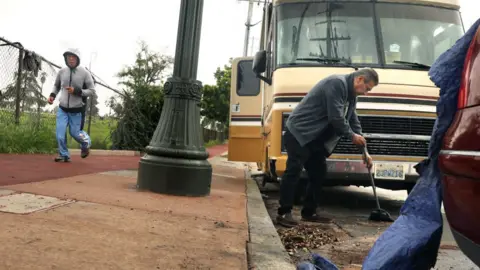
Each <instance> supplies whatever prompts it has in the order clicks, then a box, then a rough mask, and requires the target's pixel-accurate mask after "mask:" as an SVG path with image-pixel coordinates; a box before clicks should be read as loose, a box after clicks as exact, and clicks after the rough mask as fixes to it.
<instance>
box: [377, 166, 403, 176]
mask: <svg viewBox="0 0 480 270" xmlns="http://www.w3.org/2000/svg"><path fill="white" fill-rule="evenodd" d="M375 178H376V179H389V180H405V165H404V164H398V163H375Z"/></svg>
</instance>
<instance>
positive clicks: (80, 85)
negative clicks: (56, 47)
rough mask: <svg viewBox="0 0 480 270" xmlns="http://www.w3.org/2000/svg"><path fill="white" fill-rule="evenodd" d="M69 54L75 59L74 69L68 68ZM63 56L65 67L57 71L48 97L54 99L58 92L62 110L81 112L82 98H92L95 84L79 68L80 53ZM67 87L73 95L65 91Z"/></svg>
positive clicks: (72, 50) (74, 51) (85, 71)
mask: <svg viewBox="0 0 480 270" xmlns="http://www.w3.org/2000/svg"><path fill="white" fill-rule="evenodd" d="M69 54H70V55H74V56H76V57H77V59H78V61H77V66H76V67H73V68H70V67H68V63H67V59H66V56H67V55H69ZM63 56H64V58H65V63H66V64H67V66H66V67H64V68H62V69H60V70H59V71H58V73H57V78H56V79H55V84H54V87H53V91H52V93H51V94H50V96H51V97H53V98H56V96H57V95H58V93H59V92H60V98H59V103H60V105H59V106H60V108H61V109H62V110H64V111H66V112H81V111H82V107H83V105H84V104H83V99H82V97H89V96H92V95H93V92H94V91H95V84H94V82H93V78H92V75H91V74H90V72H88V70H86V69H85V68H84V67H81V66H79V65H80V53H79V52H78V50H75V49H71V50H68V51H66V52H65V53H64V54H63ZM68 86H72V87H73V88H74V89H75V90H74V92H73V94H70V93H68V91H67V89H66V87H68Z"/></svg>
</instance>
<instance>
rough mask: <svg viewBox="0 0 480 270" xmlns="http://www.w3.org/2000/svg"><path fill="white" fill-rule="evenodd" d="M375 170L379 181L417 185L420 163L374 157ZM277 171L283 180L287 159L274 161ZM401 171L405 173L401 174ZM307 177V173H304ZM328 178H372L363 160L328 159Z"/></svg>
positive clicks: (336, 179)
mask: <svg viewBox="0 0 480 270" xmlns="http://www.w3.org/2000/svg"><path fill="white" fill-rule="evenodd" d="M373 159H374V161H373V164H374V166H373V168H372V170H371V173H372V174H373V175H374V177H375V180H377V181H402V182H411V183H415V182H416V181H417V179H418V177H419V175H418V173H417V172H416V170H415V168H414V166H415V165H417V164H418V162H411V161H390V160H389V161H384V160H375V157H373ZM272 164H274V166H273V168H274V170H275V174H274V176H276V177H278V180H281V177H282V175H283V173H284V171H285V167H286V166H285V165H286V157H285V158H283V157H282V159H273V160H271V162H270V165H271V166H270V167H271V168H272ZM401 171H403V172H402V173H401ZM303 174H304V175H303V176H306V171H305V170H304V171H303ZM327 178H328V179H331V180H335V181H345V182H348V183H352V182H370V176H369V173H368V170H367V168H366V167H365V164H363V161H361V160H344V159H327Z"/></svg>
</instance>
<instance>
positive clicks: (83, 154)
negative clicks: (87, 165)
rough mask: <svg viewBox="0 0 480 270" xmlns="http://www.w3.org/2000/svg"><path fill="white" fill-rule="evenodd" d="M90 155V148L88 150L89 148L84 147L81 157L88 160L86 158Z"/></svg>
mask: <svg viewBox="0 0 480 270" xmlns="http://www.w3.org/2000/svg"><path fill="white" fill-rule="evenodd" d="M88 155H90V148H87V147H85V148H83V147H82V153H81V155H80V156H81V157H82V158H86V157H88Z"/></svg>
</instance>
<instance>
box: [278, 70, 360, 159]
mask: <svg viewBox="0 0 480 270" xmlns="http://www.w3.org/2000/svg"><path fill="white" fill-rule="evenodd" d="M356 106H357V100H356V95H355V91H354V89H353V74H349V75H332V76H329V77H327V78H325V79H323V80H321V81H320V82H318V83H317V84H316V85H315V86H314V87H313V88H312V90H310V92H308V94H307V95H306V96H305V97H304V98H303V99H302V101H301V102H300V103H299V104H298V105H297V107H296V108H295V109H294V110H293V112H292V114H291V115H290V117H289V118H288V120H287V128H288V130H289V131H290V132H291V133H292V134H293V136H294V137H295V138H296V139H297V141H298V142H299V144H300V145H301V146H304V145H306V144H308V143H309V142H311V141H313V140H315V139H317V138H319V136H322V138H323V139H324V146H325V150H326V152H327V155H328V156H329V155H331V153H332V152H333V150H334V148H335V147H336V145H337V143H338V141H339V140H340V138H341V137H346V138H348V139H352V137H353V134H354V133H356V134H362V127H361V125H360V121H359V120H358V116H357V114H356V112H355V110H356Z"/></svg>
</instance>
